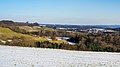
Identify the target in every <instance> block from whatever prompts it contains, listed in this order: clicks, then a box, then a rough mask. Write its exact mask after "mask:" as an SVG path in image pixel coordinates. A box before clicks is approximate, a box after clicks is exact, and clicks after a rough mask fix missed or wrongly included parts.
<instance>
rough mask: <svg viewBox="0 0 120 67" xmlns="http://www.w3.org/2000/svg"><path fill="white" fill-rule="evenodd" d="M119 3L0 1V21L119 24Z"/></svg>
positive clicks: (114, 0)
mask: <svg viewBox="0 0 120 67" xmlns="http://www.w3.org/2000/svg"><path fill="white" fill-rule="evenodd" d="M119 6H120V0H0V8H1V11H0V20H13V21H23V22H26V21H29V22H39V23H40V24H68V25H69V24H70V25H71V24H72V25H120V9H119Z"/></svg>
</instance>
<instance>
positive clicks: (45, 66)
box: [0, 46, 120, 67]
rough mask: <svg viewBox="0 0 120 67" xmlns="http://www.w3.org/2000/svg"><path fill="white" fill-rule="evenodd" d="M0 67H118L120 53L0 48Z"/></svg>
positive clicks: (119, 65)
mask: <svg viewBox="0 0 120 67" xmlns="http://www.w3.org/2000/svg"><path fill="white" fill-rule="evenodd" d="M0 67H120V53H110V52H87V51H69V50H60V49H45V48H26V47H12V46H0Z"/></svg>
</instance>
